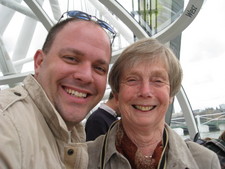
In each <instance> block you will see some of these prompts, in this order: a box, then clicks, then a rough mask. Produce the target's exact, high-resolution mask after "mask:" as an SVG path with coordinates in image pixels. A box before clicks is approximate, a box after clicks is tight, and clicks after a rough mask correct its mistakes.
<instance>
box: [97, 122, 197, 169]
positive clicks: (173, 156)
mask: <svg viewBox="0 0 225 169" xmlns="http://www.w3.org/2000/svg"><path fill="white" fill-rule="evenodd" d="M118 126H119V125H118V121H116V122H114V123H113V125H111V128H110V129H109V131H108V133H107V134H106V135H105V136H104V137H105V143H104V144H105V147H104V146H103V151H104V149H105V150H107V151H104V153H103V154H102V153H101V156H102V155H103V157H102V158H103V159H104V164H103V165H105V164H106V163H108V161H109V159H110V158H111V157H112V156H113V155H115V154H116V155H117V156H121V154H120V153H118V152H117V150H116V146H115V139H116V132H117V130H118ZM165 130H166V131H167V133H168V134H167V136H168V145H167V146H168V147H167V150H166V165H165V166H166V167H165V168H179V169H183V168H196V169H197V168H198V166H197V164H196V162H195V160H194V158H193V157H192V154H191V152H190V150H189V149H188V146H187V144H186V143H185V141H184V140H183V139H182V138H181V137H180V136H179V135H178V134H177V133H176V132H175V131H173V130H172V129H171V128H170V127H169V126H168V125H167V124H165ZM123 158H124V157H123ZM125 160H127V159H125ZM100 165H101V161H100Z"/></svg>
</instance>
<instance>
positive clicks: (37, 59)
mask: <svg viewBox="0 0 225 169" xmlns="http://www.w3.org/2000/svg"><path fill="white" fill-rule="evenodd" d="M44 57H45V54H44V52H43V51H42V50H40V49H39V50H37V51H36V53H35V55H34V70H35V76H37V75H38V74H39V69H40V67H41V64H42V63H43V60H44Z"/></svg>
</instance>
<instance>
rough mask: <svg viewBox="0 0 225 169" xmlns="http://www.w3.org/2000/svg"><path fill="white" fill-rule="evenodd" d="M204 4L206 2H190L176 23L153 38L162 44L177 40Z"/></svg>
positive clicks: (200, 0) (195, 0)
mask: <svg viewBox="0 0 225 169" xmlns="http://www.w3.org/2000/svg"><path fill="white" fill-rule="evenodd" d="M203 2H204V0H190V1H189V3H188V5H187V7H186V8H185V10H184V12H183V14H182V15H181V16H180V17H179V18H178V19H177V20H176V21H174V22H173V23H172V24H171V25H170V26H168V27H166V28H165V29H163V30H162V31H160V32H159V33H157V34H155V35H154V36H152V37H153V38H156V39H158V40H159V41H161V42H162V43H166V42H168V41H170V40H172V39H174V38H176V37H177V36H178V35H179V34H181V33H182V32H183V31H184V29H186V28H187V27H188V26H189V25H190V24H191V23H192V21H193V20H194V19H195V17H196V16H197V15H198V13H199V11H200V9H201V7H202V5H203Z"/></svg>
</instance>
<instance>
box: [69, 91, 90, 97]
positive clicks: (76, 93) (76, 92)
mask: <svg viewBox="0 0 225 169" xmlns="http://www.w3.org/2000/svg"><path fill="white" fill-rule="evenodd" d="M66 92H67V93H68V94H70V95H73V96H76V97H82V98H85V97H87V94H86V93H81V92H78V91H75V90H72V89H66Z"/></svg>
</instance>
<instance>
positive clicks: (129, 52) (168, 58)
mask: <svg viewBox="0 0 225 169" xmlns="http://www.w3.org/2000/svg"><path fill="white" fill-rule="evenodd" d="M143 60H144V61H145V63H146V62H147V63H148V62H149V63H152V62H154V61H158V60H160V61H163V62H164V63H165V66H166V67H167V71H168V76H169V82H170V96H171V97H173V96H175V95H176V93H177V92H178V91H179V90H180V87H181V81H182V76H183V71H182V68H181V65H180V62H179V60H178V59H177V57H176V56H175V54H174V53H173V52H172V50H171V49H170V48H169V47H167V46H166V45H164V44H162V43H160V42H159V41H158V40H156V39H153V38H146V39H142V40H139V41H137V42H135V43H133V44H132V45H130V46H128V47H127V48H126V49H125V50H124V51H123V52H122V53H121V55H120V56H119V57H118V59H117V60H116V61H115V63H114V64H113V66H112V68H111V70H110V72H109V78H108V82H109V85H110V86H111V90H112V92H113V93H118V92H119V86H120V83H121V76H122V75H123V73H124V72H125V71H127V70H129V69H132V66H133V65H134V64H136V63H138V62H141V61H143Z"/></svg>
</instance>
